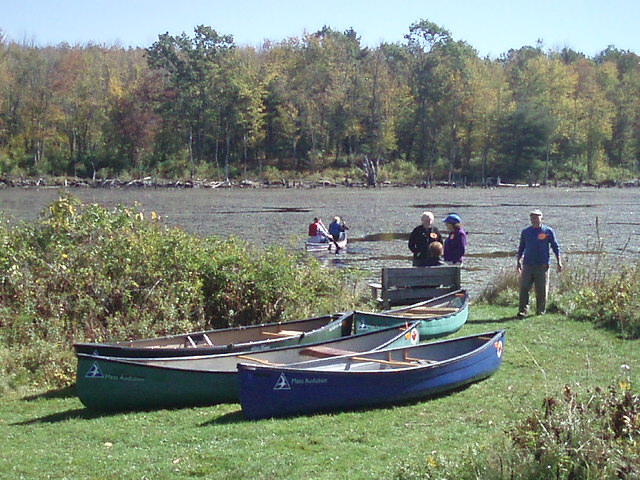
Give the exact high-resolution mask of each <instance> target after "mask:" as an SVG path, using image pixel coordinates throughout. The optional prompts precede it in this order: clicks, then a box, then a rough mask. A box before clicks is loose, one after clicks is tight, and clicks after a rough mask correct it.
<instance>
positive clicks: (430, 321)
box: [354, 290, 469, 341]
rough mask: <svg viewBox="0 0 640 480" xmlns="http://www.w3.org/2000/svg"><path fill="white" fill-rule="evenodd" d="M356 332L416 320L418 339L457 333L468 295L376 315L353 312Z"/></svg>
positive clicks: (453, 294)
mask: <svg viewBox="0 0 640 480" xmlns="http://www.w3.org/2000/svg"><path fill="white" fill-rule="evenodd" d="M354 315H355V319H356V321H355V327H356V332H361V331H366V330H367V329H370V328H380V327H381V326H383V325H389V323H390V322H393V321H398V322H402V321H407V322H411V321H420V324H419V326H418V331H419V332H420V340H421V341H423V340H428V339H431V338H439V337H444V336H445V335H450V334H452V333H454V332H457V331H458V330H460V328H462V326H463V325H464V324H465V322H466V321H467V318H469V294H468V293H467V291H466V290H456V291H455V292H451V293H448V294H446V295H442V296H440V297H436V298H432V299H430V300H425V301H424V302H420V303H414V304H413V305H408V306H406V307H402V308H394V309H392V310H385V311H383V312H379V313H373V312H359V311H356V312H354Z"/></svg>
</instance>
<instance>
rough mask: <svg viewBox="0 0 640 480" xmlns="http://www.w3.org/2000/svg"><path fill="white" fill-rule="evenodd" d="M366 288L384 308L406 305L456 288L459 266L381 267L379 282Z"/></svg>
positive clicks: (458, 286)
mask: <svg viewBox="0 0 640 480" xmlns="http://www.w3.org/2000/svg"><path fill="white" fill-rule="evenodd" d="M369 287H370V288H371V293H372V295H373V298H374V299H376V300H377V301H379V302H381V303H382V307H383V308H384V309H387V308H389V307H390V306H391V305H409V304H411V303H417V302H421V301H423V300H428V299H430V298H434V297H439V296H440V295H445V294H447V293H451V292H454V291H456V290H458V289H460V267H458V266H452V265H442V266H437V267H397V268H389V267H383V268H382V281H381V282H380V283H370V284H369Z"/></svg>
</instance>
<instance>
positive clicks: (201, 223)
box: [0, 187, 640, 294]
mask: <svg viewBox="0 0 640 480" xmlns="http://www.w3.org/2000/svg"><path fill="white" fill-rule="evenodd" d="M59 193H60V190H57V189H38V190H36V189H4V190H0V211H1V212H2V213H3V214H4V215H5V217H6V218H8V219H9V220H10V221H11V222H15V221H18V220H27V221H30V220H33V219H35V218H37V217H38V215H39V213H40V212H41V211H42V210H43V209H44V208H45V207H46V206H47V205H48V204H49V203H51V202H52V201H54V200H55V199H56V198H57V197H58V195H59ZM72 193H73V194H74V195H75V196H76V197H78V198H79V199H81V200H82V201H83V202H85V203H99V204H101V205H104V206H115V205H117V204H125V205H133V204H137V205H138V208H140V209H142V210H143V211H145V212H147V213H150V212H151V211H155V212H156V213H157V214H159V215H160V216H161V217H162V218H163V219H164V221H165V223H167V224H169V225H175V226H179V227H181V228H183V229H184V230H186V231H189V232H192V233H196V234H199V235H203V236H205V235H218V236H223V237H226V236H228V235H236V236H238V237H240V238H242V239H246V240H248V241H250V242H252V243H256V244H260V245H270V244H279V245H285V246H288V247H290V248H291V249H298V250H302V248H303V247H302V246H303V242H304V239H305V237H306V232H307V226H308V224H309V223H310V222H311V220H312V219H313V217H314V216H318V217H320V218H322V219H323V221H324V223H325V224H326V225H328V224H329V222H330V221H331V219H332V217H333V216H334V215H339V216H341V217H342V218H343V219H344V220H345V222H346V224H347V226H348V227H349V239H350V243H349V247H348V249H347V251H344V252H340V253H338V254H337V255H336V254H328V253H323V254H314V255H320V258H322V259H323V261H324V262H326V263H327V264H328V265H331V266H334V267H335V268H339V267H343V266H355V267H358V268H361V269H364V270H367V271H369V272H371V279H376V280H377V279H378V278H379V275H380V267H382V266H390V267H398V266H410V265H411V254H410V252H409V250H408V248H407V241H408V238H409V233H410V232H411V230H412V229H413V228H414V227H415V226H416V225H418V224H419V223H420V215H421V213H422V212H423V211H424V210H431V211H432V212H433V213H434V214H435V217H436V224H437V226H438V227H442V228H443V229H444V225H443V224H442V222H441V219H442V218H444V217H445V216H446V215H447V214H448V213H449V212H456V213H458V214H459V215H460V216H461V217H462V220H463V225H464V228H465V230H466V231H467V234H468V242H469V244H468V255H467V256H466V257H465V265H464V271H463V272H462V283H463V286H464V287H466V288H468V289H469V290H470V291H471V292H472V294H473V293H478V292H479V291H481V289H482V288H483V287H484V286H486V285H488V284H490V282H491V280H492V279H493V278H494V277H495V275H496V274H497V273H498V272H499V271H500V270H501V269H505V268H508V269H515V255H516V250H517V246H518V239H519V235H520V231H521V230H522V228H524V227H526V226H528V225H529V218H528V215H529V211H530V210H531V209H532V208H540V209H541V210H542V211H543V213H544V223H545V224H547V225H549V226H551V227H553V228H554V229H555V230H556V233H557V234H558V239H559V242H560V246H561V249H562V251H563V253H564V255H565V261H566V262H567V263H571V262H578V261H590V259H591V258H592V252H593V251H594V249H595V248H596V246H597V243H598V237H597V231H598V230H599V233H600V239H601V240H602V241H603V242H604V245H605V249H606V251H607V252H608V253H609V254H614V255H620V259H621V261H628V260H629V259H638V258H640V215H639V213H640V190H638V189H633V188H631V189H593V188H588V189H587V188H584V189H562V188H500V189H480V188H467V189H447V188H432V189H425V188H404V187H403V188H395V187H386V188H377V189H359V188H358V189H351V188H315V189H188V190H183V189H171V190H170V189H114V190H109V189H73V190H72ZM596 221H598V225H599V228H598V229H597V228H596Z"/></svg>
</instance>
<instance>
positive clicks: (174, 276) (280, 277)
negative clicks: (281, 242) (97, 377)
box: [0, 195, 350, 384]
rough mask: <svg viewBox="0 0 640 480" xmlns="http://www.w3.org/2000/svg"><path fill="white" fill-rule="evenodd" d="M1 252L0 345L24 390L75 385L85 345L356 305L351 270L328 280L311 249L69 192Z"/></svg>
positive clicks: (3, 234)
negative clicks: (211, 232) (223, 233)
mask: <svg viewBox="0 0 640 480" xmlns="http://www.w3.org/2000/svg"><path fill="white" fill-rule="evenodd" d="M0 246H1V247H2V248H1V249H0V313H2V315H0V343H1V344H3V345H5V346H6V347H7V348H8V349H9V350H10V352H9V354H6V355H5V358H7V357H11V359H12V360H11V362H10V365H11V367H10V368H9V367H7V363H5V364H4V368H5V373H10V376H11V375H13V377H11V378H14V379H15V380H16V383H20V382H19V380H18V379H19V378H20V379H24V378H29V377H30V375H31V377H32V378H33V379H35V381H36V382H41V381H51V382H53V383H56V384H67V383H70V382H71V381H72V379H73V373H74V372H73V363H74V362H73V356H72V343H73V342H75V341H114V340H124V339H130V338H141V337H149V336H157V335H166V334H173V333H180V332H184V331H192V330H200V329H209V328H218V327H227V326H234V325H247V324H256V323H263V322H270V321H280V320H288V319H293V318H302V317H305V316H312V315H318V314H321V313H327V312H329V311H337V310H341V309H343V308H344V303H347V302H348V301H349V300H350V298H349V295H348V291H349V290H348V289H346V288H344V287H345V285H346V283H345V282H346V281H347V277H348V272H339V273H338V274H337V275H336V274H333V273H332V276H331V280H332V281H331V282H327V281H326V278H327V274H326V272H325V271H324V269H323V268H322V267H321V266H320V264H319V263H318V262H317V261H316V260H315V259H313V258H309V257H306V256H304V254H302V253H299V254H295V255H292V254H289V253H288V252H287V251H286V250H285V249H283V248H276V247H274V248H269V249H266V250H263V249H259V248H256V247H253V246H251V245H249V244H247V243H246V242H244V241H241V240H239V239H237V238H229V239H226V240H222V239H219V238H214V237H211V238H200V237H197V236H194V235H189V234H187V233H185V232H183V231H182V230H180V229H177V228H168V227H166V226H164V225H163V224H162V223H161V222H160V221H159V220H158V217H157V215H156V214H155V213H151V214H145V213H144V212H141V211H137V210H136V209H134V208H132V207H126V206H118V207H116V208H115V209H113V210H111V211H110V210H107V209H106V208H104V207H101V206H99V205H94V204H92V205H83V204H81V203H80V202H79V201H78V200H77V199H75V198H74V197H72V196H70V195H64V196H62V197H61V198H59V199H58V200H57V201H55V202H53V203H52V204H51V205H50V206H49V208H48V209H47V210H46V211H45V212H43V215H42V217H41V218H40V219H39V220H38V221H36V222H34V223H31V224H21V225H19V226H17V227H14V228H13V229H9V228H7V227H2V228H0ZM341 303H343V305H342V306H341V305H340V304H341ZM5 353H6V352H5ZM6 369H9V370H10V372H7V370H6ZM29 372H30V373H29ZM0 373H2V372H0ZM10 383H11V382H10Z"/></svg>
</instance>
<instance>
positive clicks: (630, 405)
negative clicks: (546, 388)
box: [478, 366, 640, 480]
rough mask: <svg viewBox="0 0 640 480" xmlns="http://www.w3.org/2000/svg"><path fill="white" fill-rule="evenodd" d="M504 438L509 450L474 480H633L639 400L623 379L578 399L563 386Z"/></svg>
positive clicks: (638, 463) (638, 461) (639, 437)
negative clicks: (558, 392) (508, 443)
mask: <svg viewBox="0 0 640 480" xmlns="http://www.w3.org/2000/svg"><path fill="white" fill-rule="evenodd" d="M623 367H626V366H623ZM627 368H628V367H627ZM509 434H510V437H511V440H512V449H511V450H508V453H505V454H503V455H500V458H499V460H498V461H496V460H495V459H494V460H493V461H492V462H491V464H490V465H489V466H488V467H487V468H486V470H485V471H484V472H483V473H482V475H480V477H479V478H510V479H532V480H533V479H536V480H544V479H549V480H551V479H554V480H557V479H567V480H570V479H608V478H610V479H636V478H639V475H640V451H639V450H638V448H637V442H638V441H640V398H639V397H638V395H636V394H634V393H633V392H632V390H631V384H630V383H629V382H628V380H621V381H620V382H619V384H618V385H616V386H612V387H610V388H609V389H608V390H607V391H605V390H602V389H599V388H596V389H595V390H594V391H592V392H587V394H586V395H583V396H579V395H578V394H577V393H575V392H574V391H573V390H572V389H571V388H570V387H569V386H567V387H565V391H564V393H563V394H562V395H561V396H560V397H548V398H546V399H545V400H544V404H543V406H542V411H540V412H537V413H535V414H534V415H532V416H530V417H528V418H526V419H525V420H523V421H521V422H519V423H518V424H517V425H516V426H515V427H514V428H513V429H512V430H511V431H510V432H509ZM478 470H482V469H481V468H479V469H478Z"/></svg>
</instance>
